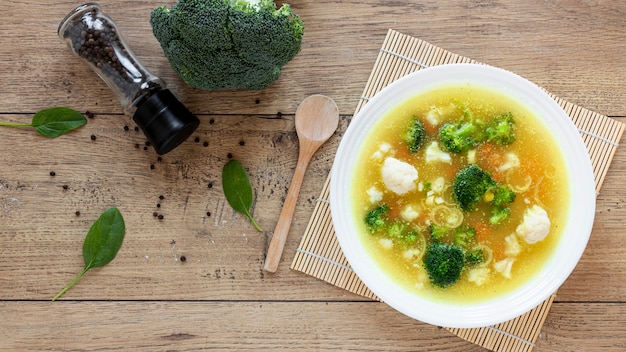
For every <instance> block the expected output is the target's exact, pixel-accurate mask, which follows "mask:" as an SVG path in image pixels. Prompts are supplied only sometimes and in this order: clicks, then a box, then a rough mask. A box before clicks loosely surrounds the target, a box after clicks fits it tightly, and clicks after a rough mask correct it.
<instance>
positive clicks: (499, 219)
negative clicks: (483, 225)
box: [489, 206, 511, 225]
mask: <svg viewBox="0 0 626 352" xmlns="http://www.w3.org/2000/svg"><path fill="white" fill-rule="evenodd" d="M510 216H511V209H509V208H506V207H501V206H500V207H499V206H494V207H493V208H491V216H490V217H489V223H490V224H491V225H499V224H501V223H503V222H505V221H506V220H508V219H509V217H510Z"/></svg>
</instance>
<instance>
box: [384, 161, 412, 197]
mask: <svg viewBox="0 0 626 352" xmlns="http://www.w3.org/2000/svg"><path fill="white" fill-rule="evenodd" d="M382 174H383V182H384V183H385V186H386V187H387V188H388V189H389V190H390V191H392V192H394V193H396V194H399V195H402V194H405V193H407V192H409V191H412V190H414V189H415V188H416V184H415V181H416V180H417V176H418V175H417V169H415V167H413V165H411V164H409V163H405V162H404V161H400V160H398V159H396V158H392V157H388V158H386V159H385V161H384V162H383V168H382Z"/></svg>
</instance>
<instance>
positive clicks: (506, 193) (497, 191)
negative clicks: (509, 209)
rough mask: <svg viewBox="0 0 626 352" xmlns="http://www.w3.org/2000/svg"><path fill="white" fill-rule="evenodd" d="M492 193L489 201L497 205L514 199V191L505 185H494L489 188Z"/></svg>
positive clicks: (507, 203)
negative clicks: (491, 198)
mask: <svg viewBox="0 0 626 352" xmlns="http://www.w3.org/2000/svg"><path fill="white" fill-rule="evenodd" d="M490 192H491V193H493V200H492V201H491V203H492V204H493V205H495V206H497V207H502V206H506V205H509V204H511V203H513V201H515V192H513V190H512V189H511V188H509V187H507V186H503V185H500V184H498V185H496V186H495V187H493V188H492V189H491V190H490Z"/></svg>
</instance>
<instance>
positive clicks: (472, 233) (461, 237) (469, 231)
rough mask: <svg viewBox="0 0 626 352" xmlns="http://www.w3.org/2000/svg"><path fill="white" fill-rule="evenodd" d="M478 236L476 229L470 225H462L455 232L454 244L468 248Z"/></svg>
mask: <svg viewBox="0 0 626 352" xmlns="http://www.w3.org/2000/svg"><path fill="white" fill-rule="evenodd" d="M475 238H476V229H474V228H473V227H471V226H469V225H461V226H459V227H457V228H456V231H455V232H454V244H456V245H457V246H459V247H461V248H467V246H468V245H469V244H470V243H472V242H473V241H474V239H475Z"/></svg>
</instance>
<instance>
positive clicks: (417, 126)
mask: <svg viewBox="0 0 626 352" xmlns="http://www.w3.org/2000/svg"><path fill="white" fill-rule="evenodd" d="M405 140H406V143H407V144H408V146H409V152H410V153H411V154H415V153H417V151H418V150H419V149H420V147H421V146H422V144H424V141H425V140H426V131H425V130H424V124H423V123H422V121H420V120H419V119H418V118H417V117H415V116H413V119H412V121H411V126H410V127H409V129H408V130H407V132H406V136H405Z"/></svg>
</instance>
